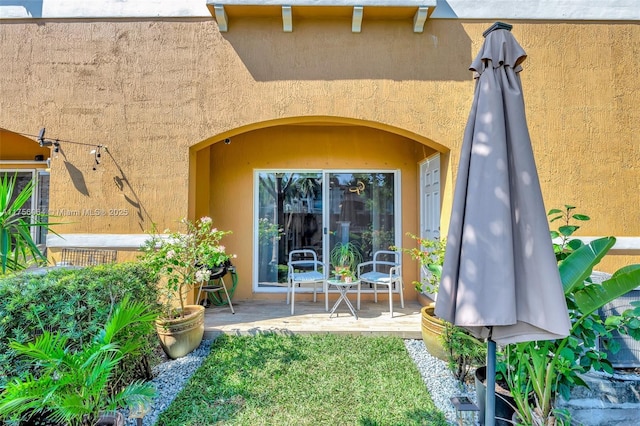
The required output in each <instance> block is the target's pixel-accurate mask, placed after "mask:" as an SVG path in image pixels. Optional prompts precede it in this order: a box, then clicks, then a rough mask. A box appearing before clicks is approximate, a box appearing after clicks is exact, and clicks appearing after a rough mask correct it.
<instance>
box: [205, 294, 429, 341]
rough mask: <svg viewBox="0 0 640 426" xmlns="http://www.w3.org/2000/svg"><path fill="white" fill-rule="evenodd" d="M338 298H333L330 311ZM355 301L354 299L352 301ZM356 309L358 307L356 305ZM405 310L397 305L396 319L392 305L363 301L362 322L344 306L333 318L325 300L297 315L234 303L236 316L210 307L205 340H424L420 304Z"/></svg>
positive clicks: (299, 305)
mask: <svg viewBox="0 0 640 426" xmlns="http://www.w3.org/2000/svg"><path fill="white" fill-rule="evenodd" d="M336 299H337V296H334V297H330V299H329V309H331V307H332V306H333V303H334V301H335V300H336ZM350 299H351V297H350ZM354 305H355V303H354ZM404 306H405V307H404V308H400V303H399V302H397V301H394V306H393V318H391V317H390V315H389V303H388V301H387V300H384V299H382V300H380V301H379V302H378V303H374V302H372V301H366V302H365V301H363V302H362V305H361V309H360V311H358V319H355V318H354V317H353V316H352V315H351V312H349V309H348V308H347V306H346V305H345V304H344V303H342V304H341V305H340V306H339V307H338V309H337V310H336V313H337V315H336V314H334V315H333V316H332V317H331V318H330V317H329V312H326V311H325V309H324V300H323V299H322V297H318V302H316V303H314V302H303V301H301V302H298V301H297V300H296V305H295V308H296V309H295V311H296V312H295V315H291V306H290V305H287V303H286V301H285V300H284V296H283V300H281V301H280V300H270V301H254V300H249V301H237V302H236V301H233V307H234V309H235V311H236V313H235V314H232V313H231V310H230V309H229V307H228V306H210V307H208V308H207V309H206V310H205V338H213V337H215V336H217V335H219V334H221V333H225V334H230V335H254V334H259V333H265V332H274V333H282V334H317V333H339V334H351V335H376V336H381V335H387V336H399V337H401V338H404V339H421V338H422V334H421V329H420V320H421V318H420V308H421V307H422V306H421V305H420V304H419V303H418V302H417V301H405V305H404Z"/></svg>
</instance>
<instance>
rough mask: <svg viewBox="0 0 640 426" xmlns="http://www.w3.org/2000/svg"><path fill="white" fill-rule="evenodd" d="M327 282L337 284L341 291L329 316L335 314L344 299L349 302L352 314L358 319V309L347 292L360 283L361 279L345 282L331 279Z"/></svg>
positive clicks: (348, 305)
mask: <svg viewBox="0 0 640 426" xmlns="http://www.w3.org/2000/svg"><path fill="white" fill-rule="evenodd" d="M327 284H328V285H332V286H335V287H336V288H337V289H338V291H339V292H340V297H339V298H338V300H336V303H335V304H334V305H333V308H331V311H330V315H329V318H331V317H332V316H333V314H334V313H335V311H336V309H337V308H338V306H339V305H340V304H341V303H342V301H344V302H345V303H346V304H347V307H348V308H349V310H350V311H351V314H353V316H354V317H356V319H358V314H357V313H356V309H355V308H354V307H353V305H352V304H351V301H350V300H349V298H348V297H347V292H348V291H349V290H350V289H351V287H353V286H355V285H358V284H360V280H353V281H351V282H345V281H340V280H332V279H329V280H327ZM337 315H338V314H337V313H336V316H337Z"/></svg>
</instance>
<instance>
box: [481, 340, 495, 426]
mask: <svg viewBox="0 0 640 426" xmlns="http://www.w3.org/2000/svg"><path fill="white" fill-rule="evenodd" d="M495 421H496V342H494V341H493V340H491V336H489V339H487V392H486V397H485V407H484V425H485V426H494V425H495Z"/></svg>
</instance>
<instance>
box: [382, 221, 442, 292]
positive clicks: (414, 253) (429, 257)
mask: <svg viewBox="0 0 640 426" xmlns="http://www.w3.org/2000/svg"><path fill="white" fill-rule="evenodd" d="M407 235H408V236H409V237H411V238H412V239H413V240H415V242H416V244H417V245H416V247H413V248H410V249H408V248H401V247H392V248H393V249H394V250H400V251H402V252H403V253H406V254H408V255H410V256H411V258H412V259H414V260H417V261H418V263H419V264H420V270H421V271H422V277H421V280H420V281H414V282H413V285H414V286H415V289H416V291H417V292H418V293H428V294H432V295H435V294H437V293H438V287H439V286H440V278H441V277H442V265H443V264H444V253H445V249H446V248H447V239H446V238H435V239H430V238H420V237H418V236H416V235H414V234H412V233H410V232H407Z"/></svg>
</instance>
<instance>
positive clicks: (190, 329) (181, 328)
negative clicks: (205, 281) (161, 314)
mask: <svg viewBox="0 0 640 426" xmlns="http://www.w3.org/2000/svg"><path fill="white" fill-rule="evenodd" d="M184 313H185V314H184V316H183V317H181V318H175V319H162V318H161V319H157V320H156V324H155V325H156V332H157V333H158V337H159V338H160V346H162V349H163V350H164V352H165V353H166V354H167V356H168V357H169V358H171V359H176V358H180V357H183V356H185V355H186V354H188V353H189V352H191V351H193V350H194V349H195V348H197V347H198V346H200V343H201V342H202V337H203V336H204V306H200V305H186V306H185V307H184Z"/></svg>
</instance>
